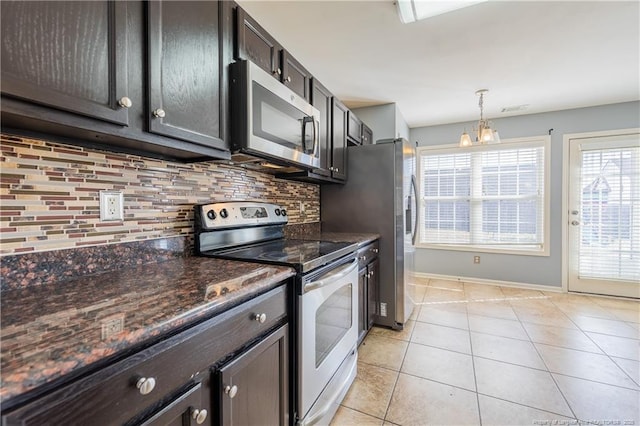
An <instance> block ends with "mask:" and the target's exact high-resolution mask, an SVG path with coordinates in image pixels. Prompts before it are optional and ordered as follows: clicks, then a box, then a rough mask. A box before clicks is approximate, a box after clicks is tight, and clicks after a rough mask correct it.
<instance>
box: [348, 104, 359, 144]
mask: <svg viewBox="0 0 640 426" xmlns="http://www.w3.org/2000/svg"><path fill="white" fill-rule="evenodd" d="M347 135H348V136H349V140H350V142H352V143H355V144H360V143H362V122H361V121H360V119H359V118H358V117H356V115H355V114H354V113H353V112H352V111H349V121H348V124H347Z"/></svg>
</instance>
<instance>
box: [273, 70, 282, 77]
mask: <svg viewBox="0 0 640 426" xmlns="http://www.w3.org/2000/svg"><path fill="white" fill-rule="evenodd" d="M273 73H274V74H277V75H280V74H282V70H281V69H280V68H277V69H276V70H275V71H273Z"/></svg>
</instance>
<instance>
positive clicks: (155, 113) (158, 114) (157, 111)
mask: <svg viewBox="0 0 640 426" xmlns="http://www.w3.org/2000/svg"><path fill="white" fill-rule="evenodd" d="M165 115H167V114H166V113H165V112H164V110H163V109H162V108H158V109H154V110H153V116H154V117H158V118H164V117H165Z"/></svg>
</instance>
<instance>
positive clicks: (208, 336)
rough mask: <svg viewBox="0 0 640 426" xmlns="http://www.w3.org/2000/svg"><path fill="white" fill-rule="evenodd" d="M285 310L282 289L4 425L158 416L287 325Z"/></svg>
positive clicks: (126, 361) (94, 376)
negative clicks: (221, 364)
mask: <svg viewBox="0 0 640 426" xmlns="http://www.w3.org/2000/svg"><path fill="white" fill-rule="evenodd" d="M286 306H287V286H286V285H282V286H280V287H278V288H275V289H273V290H271V291H269V292H267V293H265V294H263V295H260V296H258V297H256V298H254V299H252V300H250V301H248V302H245V303H243V304H241V305H239V306H236V307H235V308H232V309H230V310H228V311H226V312H223V313H221V314H220V315H218V316H216V317H214V318H211V319H209V320H207V321H205V322H202V323H200V324H198V325H196V326H194V327H192V328H190V329H188V330H186V331H184V332H182V333H179V334H177V335H175V336H173V337H170V338H168V339H166V340H164V341H162V342H160V343H158V344H156V345H153V346H151V347H149V348H147V349H144V350H142V351H140V352H138V353H136V354H134V355H131V356H129V357H127V358H125V359H123V360H121V361H119V362H116V363H114V364H112V365H110V366H108V367H106V368H104V369H102V370H100V371H98V372H96V373H94V374H91V375H89V376H87V377H85V378H82V379H79V380H77V381H75V382H73V383H71V384H68V385H66V386H64V387H62V388H59V389H58V390H56V391H54V392H52V393H50V394H48V395H46V396H44V397H42V398H40V399H38V400H36V401H34V402H32V403H29V404H27V405H26V406H23V407H21V408H19V409H16V410H14V411H12V412H11V413H9V414H7V415H3V419H2V420H3V425H59V424H92V425H103V424H104V425H106V424H122V423H125V422H127V421H129V420H131V419H132V418H134V417H138V416H139V415H140V414H141V413H143V412H146V411H147V410H153V411H156V410H158V407H159V406H161V405H162V402H163V401H165V400H167V399H169V398H170V397H172V396H173V395H174V394H176V393H177V391H179V390H181V389H184V387H185V386H187V385H188V384H189V383H190V382H193V383H194V384H195V383H196V382H197V381H198V380H199V379H200V378H201V376H202V375H203V374H205V373H206V371H207V369H208V367H209V366H211V365H213V364H214V363H215V362H216V361H218V360H220V359H221V358H223V357H225V356H226V355H229V354H231V353H233V352H235V351H238V350H239V349H240V348H241V347H243V346H244V345H246V344H247V343H248V342H250V341H252V340H254V339H255V338H257V337H259V336H261V335H262V334H264V333H265V332H267V331H268V330H269V329H271V328H272V327H274V326H275V325H277V324H278V323H280V322H283V320H284V319H285V318H286V314H287V311H286ZM143 379H144V380H143ZM145 383H146V385H145ZM145 386H146V388H145ZM146 391H148V392H147V393H146V394H143V392H146Z"/></svg>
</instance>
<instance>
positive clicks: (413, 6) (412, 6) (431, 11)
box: [396, 0, 487, 24]
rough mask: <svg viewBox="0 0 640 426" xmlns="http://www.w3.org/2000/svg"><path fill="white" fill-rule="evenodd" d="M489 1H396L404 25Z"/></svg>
mask: <svg viewBox="0 0 640 426" xmlns="http://www.w3.org/2000/svg"><path fill="white" fill-rule="evenodd" d="M485 1H487V0H475V1H446V0H440V1H432V0H396V5H397V7H398V14H399V15H400V20H401V21H402V23H404V24H408V23H410V22H415V21H419V20H421V19H427V18H430V17H432V16H436V15H441V14H443V13H447V12H451V11H454V10H457V9H462V8H463V7H467V6H471V5H474V4H476V3H483V2H485Z"/></svg>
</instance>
